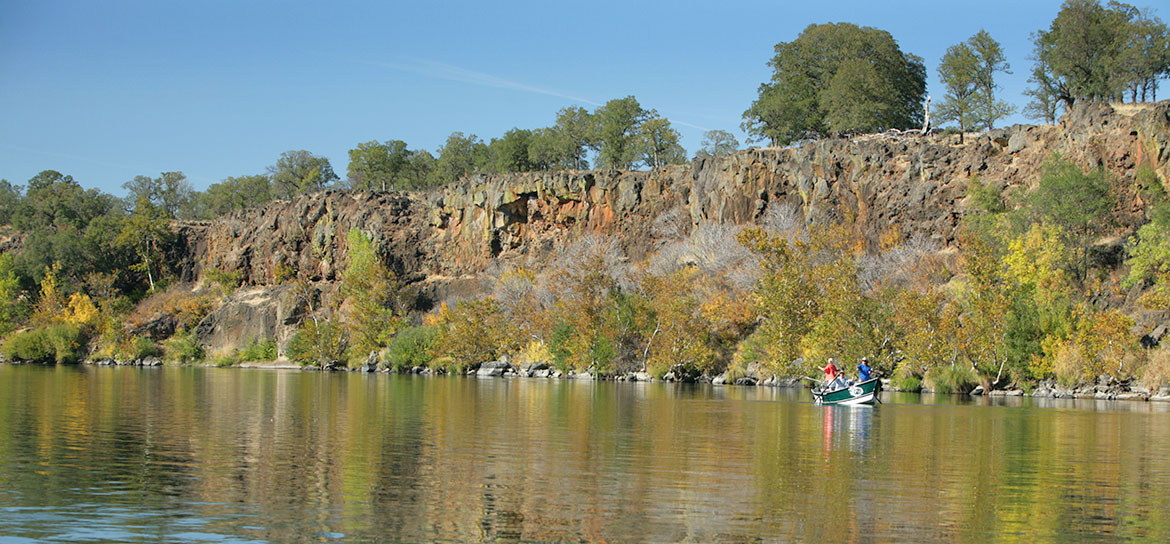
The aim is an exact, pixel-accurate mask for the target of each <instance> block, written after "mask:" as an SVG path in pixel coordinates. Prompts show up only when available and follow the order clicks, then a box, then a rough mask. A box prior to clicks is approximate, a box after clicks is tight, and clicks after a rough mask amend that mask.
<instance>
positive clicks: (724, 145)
mask: <svg viewBox="0 0 1170 544" xmlns="http://www.w3.org/2000/svg"><path fill="white" fill-rule="evenodd" d="M702 146H703V147H701V148H699V151H698V152H696V153H695V156H696V157H699V158H709V157H722V156H723V155H730V154H732V153H735V151H736V150H737V149H739V140H736V139H735V135H734V134H732V133H730V132H727V131H726V130H708V131H707V132H704V133H703V141H702Z"/></svg>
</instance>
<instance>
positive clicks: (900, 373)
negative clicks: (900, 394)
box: [890, 366, 922, 393]
mask: <svg viewBox="0 0 1170 544" xmlns="http://www.w3.org/2000/svg"><path fill="white" fill-rule="evenodd" d="M890 385H893V386H894V388H895V389H897V390H899V391H907V392H910V393H917V392H919V391H922V378H921V377H920V376H918V375H917V374H915V373H914V371H913V370H910V368H909V367H907V366H899V367H898V370H895V371H894V376H893V377H892V378H890Z"/></svg>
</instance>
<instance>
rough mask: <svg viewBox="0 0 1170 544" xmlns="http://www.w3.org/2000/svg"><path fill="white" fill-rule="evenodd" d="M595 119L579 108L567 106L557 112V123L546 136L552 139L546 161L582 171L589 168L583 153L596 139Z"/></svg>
mask: <svg viewBox="0 0 1170 544" xmlns="http://www.w3.org/2000/svg"><path fill="white" fill-rule="evenodd" d="M595 125H596V117H595V116H594V115H593V114H590V113H589V112H588V111H586V110H585V108H582V107H580V106H569V107H567V108H564V109H562V110H561V111H559V112H557V123H556V125H553V127H552V128H551V129H548V131H549V132H548V134H549V135H550V136H551V137H552V141H553V144H552V149H553V152H552V154H551V156H550V157H549V158H550V159H551V160H546V162H548V163H549V164H551V165H554V166H562V167H564V168H575V169H577V170H582V169H585V168H588V167H589V163H588V162H587V161H586V160H585V152H586V150H587V149H588V148H589V146H590V145H592V144H593V141H594V139H595V138H596V134H595V133H596V126H595Z"/></svg>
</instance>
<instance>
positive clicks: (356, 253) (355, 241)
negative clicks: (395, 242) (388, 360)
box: [341, 229, 402, 358]
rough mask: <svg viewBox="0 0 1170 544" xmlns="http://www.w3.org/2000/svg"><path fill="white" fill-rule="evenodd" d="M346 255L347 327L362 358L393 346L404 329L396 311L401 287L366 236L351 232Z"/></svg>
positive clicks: (358, 354) (355, 352) (347, 236)
mask: <svg viewBox="0 0 1170 544" xmlns="http://www.w3.org/2000/svg"><path fill="white" fill-rule="evenodd" d="M346 252H347V254H348V259H349V262H348V264H347V265H346V267H345V272H344V273H343V275H342V284H341V288H342V293H344V294H345V298H346V303H347V308H348V312H347V313H346V324H347V326H348V327H349V330H350V334H349V336H350V338H352V341H353V343H352V347H353V350H354V356H355V358H361V357H364V356H365V355H366V354H368V353H369V352H371V351H376V350H380V349H382V348H384V347H386V346H387V345H389V343H390V339H391V338H392V337H393V336H394V333H395V332H396V331H397V330H398V328H399V327H400V326H401V325H402V318H401V317H400V312H399V311H398V308H395V303H396V302H397V300H396V295H397V294H398V291H399V288H400V286H399V284H398V282H397V281H396V280H395V278H394V273H393V272H391V271H390V270H389V269H388V268H386V265H385V264H383V263H382V261H381V260H380V259H379V258H378V254H377V252H376V251H375V250H374V246H373V243H372V241H371V240H370V237H369V236H367V235H366V234H365V233H363V232H361V231H360V230H358V229H351V230H350V231H349V233H348V234H347V235H346Z"/></svg>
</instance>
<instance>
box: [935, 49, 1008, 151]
mask: <svg viewBox="0 0 1170 544" xmlns="http://www.w3.org/2000/svg"><path fill="white" fill-rule="evenodd" d="M1008 68H1009V66H1008V64H1007V61H1006V60H1004V56H1003V51H1002V49H1001V48H1000V45H999V42H997V41H995V40H994V39H993V38H992V37H991V35H990V34H988V33H987V31H984V30H980V31H979V32H978V33H976V34H975V35H974V36H971V37H970V38H968V39H967V41H965V42H963V43H959V44H956V45H952V46H951V47H949V48H947V52H946V54H945V55H943V58H942V62H941V63H940V64H939V67H938V75H939V79H941V80H942V82H943V85H945V86H946V90H947V92H946V96H945V97H943V100H942V102H940V103H939V105H938V108H937V116H938V118H939V120H940V121H941V122H946V121H954V122H956V123H957V124H958V125H959V131H960V134H961V133H962V132H966V131H969V130H971V129H972V128H983V129H986V130H990V129H992V128H994V126H995V122H996V121H998V120H999V119H1002V118H1003V117H1005V116H1006V115H1009V114H1011V112H1012V109H1013V108H1012V107H1011V106H1010V105H1008V103H1007V102H1004V101H1002V100H996V98H995V91H996V89H997V88H998V85H996V84H995V73H996V72H1007V70H1008ZM960 141H962V136H960Z"/></svg>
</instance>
